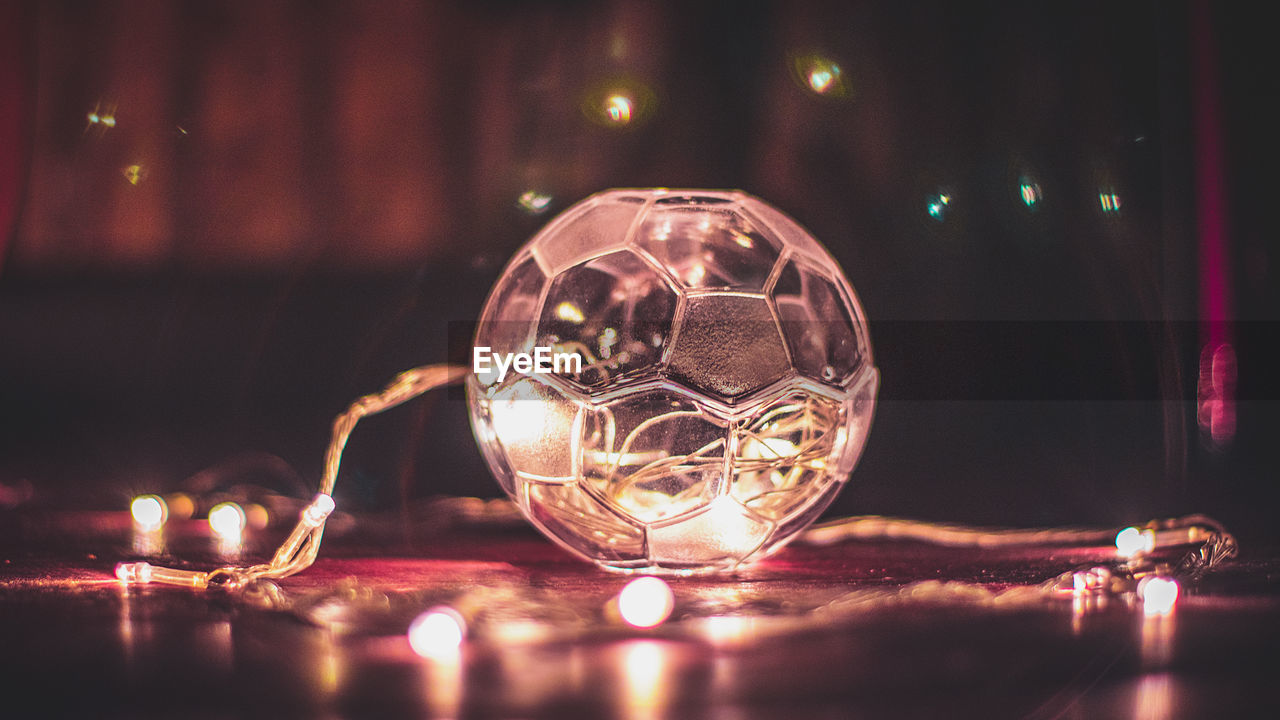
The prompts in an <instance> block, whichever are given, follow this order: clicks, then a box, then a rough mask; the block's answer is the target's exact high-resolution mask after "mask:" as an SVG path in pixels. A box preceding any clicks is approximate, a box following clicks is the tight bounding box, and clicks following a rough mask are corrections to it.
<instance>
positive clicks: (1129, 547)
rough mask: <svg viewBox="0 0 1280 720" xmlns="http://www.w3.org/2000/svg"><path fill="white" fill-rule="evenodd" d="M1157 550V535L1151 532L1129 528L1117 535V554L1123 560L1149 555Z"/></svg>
mask: <svg viewBox="0 0 1280 720" xmlns="http://www.w3.org/2000/svg"><path fill="white" fill-rule="evenodd" d="M1154 548H1155V533H1153V532H1152V531H1151V530H1139V529H1138V528H1136V527H1127V528H1125V529H1123V530H1121V531H1120V532H1119V533H1117V534H1116V554H1117V555H1119V556H1120V557H1123V558H1132V557H1136V556H1138V555H1142V554H1144V553H1149V552H1151V551H1152V550H1153V549H1154Z"/></svg>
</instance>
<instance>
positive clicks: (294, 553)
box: [116, 365, 468, 589]
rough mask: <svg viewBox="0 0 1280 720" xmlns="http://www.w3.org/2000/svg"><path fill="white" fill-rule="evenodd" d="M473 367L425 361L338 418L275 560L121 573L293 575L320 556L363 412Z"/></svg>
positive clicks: (241, 577)
mask: <svg viewBox="0 0 1280 720" xmlns="http://www.w3.org/2000/svg"><path fill="white" fill-rule="evenodd" d="M467 372H468V369H467V368H466V367H464V366H460V365H425V366H422V367H417V368H414V369H412V370H406V371H405V372H402V373H400V374H399V375H397V376H396V377H395V379H394V380H392V381H391V383H390V384H389V385H387V387H386V388H384V389H383V390H382V391H381V392H377V393H373V394H370V395H365V396H363V397H361V398H360V399H358V400H356V401H355V402H353V403H352V404H351V406H350V407H349V408H347V410H346V412H344V413H342V414H341V415H339V416H338V417H337V418H336V419H335V420H334V421H333V435H332V436H331V438H330V440H329V449H328V450H327V451H326V452H325V459H324V474H323V475H321V477H320V488H319V492H318V493H317V494H316V496H315V498H314V499H312V501H311V503H310V504H308V505H307V506H306V507H305V508H303V510H302V513H301V515H300V517H299V518H298V524H297V525H295V526H294V528H293V532H291V533H289V536H288V537H287V538H285V540H284V542H283V543H281V545H280V548H279V549H278V550H276V553H275V555H273V556H272V558H271V561H270V562H267V563H263V564H259V565H251V566H249V567H236V566H226V567H220V568H217V569H215V570H210V571H207V572H206V571H199V570H183V569H180V568H166V567H158V566H155V565H151V564H150V563H147V562H133V563H121V564H119V565H117V566H116V577H117V578H119V579H120V581H121V582H124V583H161V584H165V585H181V586H184V587H191V588H197V589H204V588H207V587H209V586H211V585H216V586H222V587H225V588H228V589H239V588H243V587H245V586H246V585H248V584H249V583H251V582H253V581H255V580H261V579H275V578H283V577H288V576H290V575H294V574H296V573H299V572H301V571H303V570H305V569H307V568H308V567H310V566H311V564H312V563H314V562H315V560H316V555H317V554H318V553H319V552H320V541H321V539H322V538H323V536H324V525H325V520H326V519H327V518H328V517H329V514H330V513H332V512H333V510H334V503H333V488H334V485H335V484H336V483H337V481H338V469H339V467H340V466H341V464H342V451H343V449H344V448H346V446H347V440H348V438H350V437H351V432H352V431H353V430H355V427H356V424H357V423H359V422H360V420H361V418H364V417H367V416H369V415H377V414H378V413H380V412H383V411H385V410H390V409H391V408H393V407H396V406H397V405H400V404H402V403H404V402H407V401H409V400H412V399H413V398H416V397H418V396H419V395H421V394H423V393H425V392H428V391H430V390H434V389H436V388H438V387H443V386H446V385H452V384H454V383H457V382H460V381H461V380H462V379H463V378H464V377H466V374H467Z"/></svg>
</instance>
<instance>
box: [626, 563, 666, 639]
mask: <svg viewBox="0 0 1280 720" xmlns="http://www.w3.org/2000/svg"><path fill="white" fill-rule="evenodd" d="M674 607H675V595H673V594H672V592H671V586H669V585H667V583H666V582H664V581H663V579H662V578H658V577H652V576H648V577H642V578H636V579H635V580H632V581H631V582H629V583H627V585H626V587H624V588H622V592H620V593H618V614H619V615H621V616H622V620H623V621H624V622H625V623H627V624H628V625H630V626H632V627H637V628H651V627H657V626H658V625H661V624H662V623H663V622H664V621H665V620H666V619H667V618H668V617H670V616H671V610H672V609H673V608H674Z"/></svg>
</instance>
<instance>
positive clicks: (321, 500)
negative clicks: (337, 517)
mask: <svg viewBox="0 0 1280 720" xmlns="http://www.w3.org/2000/svg"><path fill="white" fill-rule="evenodd" d="M334 507H335V506H334V503H333V498H332V497H331V496H329V495H326V494H325V493H319V494H317V495H316V497H315V499H314V500H312V501H311V504H310V505H308V506H307V509H306V510H303V511H302V522H303V523H305V524H306V526H307V527H318V526H319V525H320V523H322V522H324V521H325V518H327V517H329V514H330V513H332V512H333V508H334Z"/></svg>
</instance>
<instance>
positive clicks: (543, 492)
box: [521, 482, 645, 562]
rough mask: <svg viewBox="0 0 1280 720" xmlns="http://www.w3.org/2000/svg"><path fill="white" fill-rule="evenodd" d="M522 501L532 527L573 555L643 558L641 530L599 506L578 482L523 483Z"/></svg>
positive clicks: (618, 559)
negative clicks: (534, 526) (544, 533)
mask: <svg viewBox="0 0 1280 720" xmlns="http://www.w3.org/2000/svg"><path fill="white" fill-rule="evenodd" d="M521 501H522V503H523V505H524V511H525V513H526V515H527V516H528V517H529V519H530V520H532V521H533V523H534V524H535V525H537V526H538V527H539V528H541V529H542V530H544V531H545V532H546V533H547V534H548V535H549V536H550V537H552V538H555V539H556V540H558V541H560V542H561V543H563V544H564V545H565V546H567V547H568V548H569V549H571V550H573V551H574V552H577V553H580V554H582V555H583V556H584V557H587V558H592V559H603V560H608V561H610V562H638V561H642V560H644V559H645V552H644V531H643V530H642V529H640V528H639V527H638V526H636V525H634V524H632V523H629V522H627V521H626V520H623V519H622V518H621V517H619V516H618V515H616V514H614V513H613V512H611V511H609V510H608V509H607V508H605V507H604V506H602V505H601V504H600V503H599V501H598V500H596V498H594V497H592V496H591V494H590V493H588V492H587V491H586V490H584V489H583V488H582V487H581V486H580V485H579V484H578V483H570V484H566V485H548V484H543V483H533V482H525V483H523V497H522V498H521Z"/></svg>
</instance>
